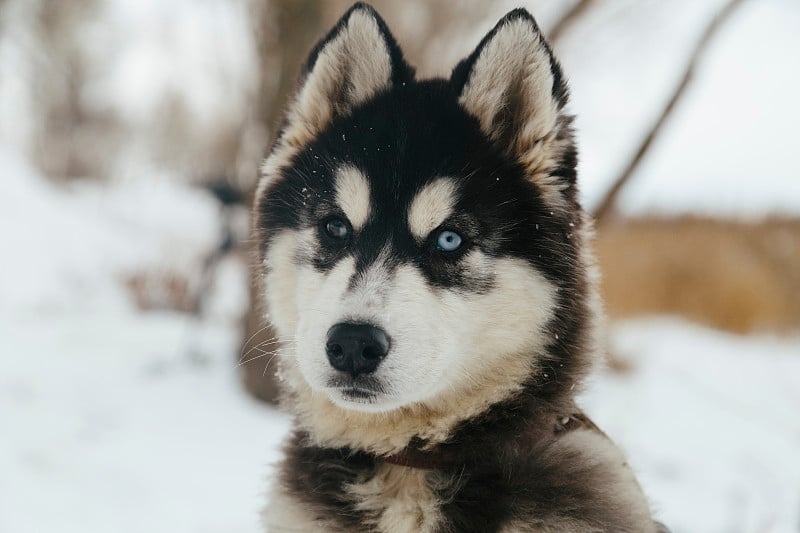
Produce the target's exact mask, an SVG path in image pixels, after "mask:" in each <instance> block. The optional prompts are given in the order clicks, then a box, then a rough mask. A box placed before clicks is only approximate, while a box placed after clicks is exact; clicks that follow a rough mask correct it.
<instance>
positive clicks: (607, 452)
mask: <svg viewBox="0 0 800 533" xmlns="http://www.w3.org/2000/svg"><path fill="white" fill-rule="evenodd" d="M567 95H568V91H567V86H566V81H565V79H564V75H563V74H562V71H561V67H560V66H559V64H558V62H557V61H556V59H555V58H554V57H553V53H552V51H551V49H550V46H549V45H548V44H547V42H546V41H545V39H544V36H543V35H542V33H541V31H540V30H539V28H538V26H537V25H536V22H535V21H534V19H533V17H531V15H530V14H528V13H527V12H526V11H525V10H522V9H518V10H515V11H512V12H510V13H509V14H508V15H506V16H505V17H504V18H503V19H502V20H501V21H500V22H499V23H498V24H497V26H496V27H495V28H494V29H493V30H492V31H491V32H489V34H488V35H486V37H485V38H484V39H483V40H482V41H481V42H480V44H479V45H478V47H477V48H476V49H475V51H474V52H473V53H472V54H471V55H470V56H469V57H467V58H466V59H464V60H463V61H462V62H461V63H459V64H458V65H457V66H456V67H455V69H454V70H453V72H452V74H451V76H450V78H449V79H431V80H416V79H415V77H414V70H413V69H412V68H411V67H410V66H409V65H408V64H407V63H406V61H405V60H404V58H403V54H402V52H401V50H400V48H399V47H398V44H397V42H396V41H395V39H394V38H393V37H392V35H391V34H390V33H389V30H388V29H387V27H386V24H385V23H384V21H383V20H382V19H381V18H380V17H379V16H378V14H377V13H376V12H375V11H374V10H373V9H372V8H371V7H370V6H368V5H365V4H356V5H355V6H353V7H352V8H351V9H350V10H349V11H348V12H347V13H346V14H345V15H344V16H343V17H342V19H341V20H340V21H339V22H338V23H337V24H336V26H335V27H334V28H333V29H332V30H331V32H330V33H329V34H328V35H327V36H326V37H325V38H324V39H322V41H321V42H320V43H319V44H318V45H317V46H316V47H315V48H314V49H313V51H312V52H311V55H310V56H309V58H308V61H307V63H306V64H305V67H304V70H303V73H302V76H301V79H300V82H299V86H298V89H297V93H296V95H295V97H294V99H293V101H292V103H291V104H290V105H289V108H288V111H287V114H286V118H285V121H284V124H283V127H282V130H281V132H280V135H279V136H278V138H277V140H276V141H275V143H274V145H273V147H272V151H271V153H270V155H269V158H268V159H267V160H266V162H265V164H264V167H263V177H262V180H261V183H260V185H259V189H258V192H257V198H256V204H255V227H256V230H257V235H258V242H259V246H260V256H261V264H262V267H261V268H262V271H263V274H264V276H263V278H264V285H265V295H266V300H267V304H268V311H269V320H270V321H271V323H272V324H273V326H274V328H275V331H276V332H277V334H278V336H279V338H280V339H281V340H282V341H283V342H284V347H283V351H282V352H281V353H280V354H279V359H280V361H279V379H280V381H281V382H282V387H283V403H284V405H285V406H286V407H287V408H288V409H289V410H290V411H291V413H292V414H293V415H294V431H293V434H292V436H291V437H290V439H289V442H288V443H287V446H286V450H285V458H284V460H283V462H282V464H281V465H280V466H279V471H278V474H277V476H276V480H275V485H274V489H273V492H272V495H271V497H270V499H269V506H268V509H267V511H266V513H265V520H266V525H267V528H268V530H269V531H275V532H283V531H309V532H315V531H320V532H322V531H324V532H328V531H358V532H361V531H374V532H387V533H388V532H415V533H416V532H440V531H441V532H462V531H464V532H466V531H475V532H491V531H503V532H512V531H513V532H517V531H518V532H523V531H524V532H547V533H562V532H590V531H591V532H615V533H622V532H632V533H646V532H656V531H658V530H659V527H660V526H658V525H657V524H656V523H655V522H654V521H653V519H652V517H651V512H650V509H649V506H648V503H647V500H646V498H645V497H644V496H643V494H642V492H641V490H640V488H639V485H638V484H637V482H636V480H635V478H634V476H633V474H632V472H631V470H630V468H629V467H628V466H627V465H626V463H625V458H624V457H623V455H622V453H621V452H620V451H619V450H618V449H617V448H616V447H615V446H614V444H613V443H612V442H611V441H610V440H609V439H608V438H607V437H606V436H605V435H604V434H603V433H602V432H601V431H600V430H599V429H598V428H597V427H596V426H594V425H593V424H592V423H591V422H590V421H589V420H588V419H587V418H586V417H585V416H584V415H583V414H582V413H581V412H580V410H579V409H578V408H577V407H576V405H575V402H574V396H575V394H576V391H577V389H578V387H579V386H580V383H581V380H582V379H583V378H584V377H585V375H586V373H587V371H588V370H589V368H590V366H591V363H592V360H593V359H595V358H597V357H598V355H599V354H600V347H599V346H598V321H599V320H600V317H601V309H600V304H599V302H598V295H597V288H596V284H597V275H596V273H595V267H594V263H593V258H592V255H591V252H590V249H589V246H590V243H589V239H590V234H591V230H590V223H589V221H588V220H587V217H586V215H585V214H584V212H583V211H582V209H581V206H580V204H579V201H578V193H577V188H576V148H575V142H574V139H573V133H572V128H571V117H570V116H569V115H568V114H566V113H565V111H564V106H565V105H566V103H567Z"/></svg>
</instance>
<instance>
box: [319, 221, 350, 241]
mask: <svg viewBox="0 0 800 533" xmlns="http://www.w3.org/2000/svg"><path fill="white" fill-rule="evenodd" d="M325 233H326V234H327V235H328V237H330V238H331V239H336V240H338V241H343V240H345V239H347V237H348V236H349V235H350V230H349V229H347V224H346V223H345V222H344V220H342V219H340V218H332V219H330V220H328V221H327V222H326V223H325Z"/></svg>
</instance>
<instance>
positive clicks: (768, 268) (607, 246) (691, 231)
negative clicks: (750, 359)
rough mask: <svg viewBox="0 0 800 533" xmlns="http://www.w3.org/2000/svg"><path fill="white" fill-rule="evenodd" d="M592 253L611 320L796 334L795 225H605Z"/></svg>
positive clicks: (798, 244) (798, 269)
mask: <svg viewBox="0 0 800 533" xmlns="http://www.w3.org/2000/svg"><path fill="white" fill-rule="evenodd" d="M597 251H598V255H599V258H600V265H601V269H602V271H603V276H604V283H603V292H604V296H605V300H606V304H607V308H608V312H609V315H610V316H611V317H630V316H636V315H642V314H649V313H670V314H678V315H683V316H685V317H686V318H688V319H690V320H694V321H697V322H700V323H703V324H706V325H709V326H712V327H716V328H720V329H724V330H728V331H734V332H740V333H744V332H751V331H777V332H785V331H788V330H796V329H800V220H798V219H778V218H772V219H767V220H763V221H759V222H750V223H747V222H726V221H718V220H710V219H702V218H694V217H683V218H671V219H641V220H628V221H623V222H609V223H607V224H605V225H603V226H602V227H600V228H598V239H597Z"/></svg>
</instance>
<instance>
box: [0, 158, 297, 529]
mask: <svg viewBox="0 0 800 533" xmlns="http://www.w3.org/2000/svg"><path fill="white" fill-rule="evenodd" d="M0 168H2V169H3V179H4V184H6V185H7V188H6V189H4V194H3V195H2V196H0V202H1V203H0V242H3V249H4V253H3V260H2V275H1V276H0V472H2V475H0V531H3V532H15V533H24V532H27V531H31V532H33V531H63V532H69V531H75V532H83V533H85V532H87V531H115V532H126V531H127V532H131V533H134V532H137V533H138V532H141V531H152V532H159V531H164V532H167V531H171V532H179V531H186V532H209V533H211V532H219V533H223V532H224V533H227V532H230V531H243V532H244V531H257V530H258V521H257V512H258V509H259V508H260V507H262V506H263V504H264V498H263V493H264V491H265V487H266V480H267V479H268V477H269V471H270V468H269V465H270V463H272V462H274V461H275V460H276V458H277V449H278V445H279V442H280V440H281V439H282V438H283V436H284V434H285V432H286V430H287V427H288V425H287V424H288V422H287V420H286V418H285V417H284V416H283V415H280V414H278V413H276V412H275V411H274V410H272V409H270V408H268V407H265V406H263V405H259V404H256V402H255V401H254V400H252V399H250V398H249V397H247V396H246V394H245V392H244V391H243V389H242V387H241V386H240V383H239V377H238V367H237V352H238V350H239V343H240V342H241V331H240V324H241V315H242V313H243V312H244V309H245V307H246V305H247V291H246V287H247V285H246V283H247V275H246V271H245V269H244V264H243V262H242V260H241V259H240V258H236V257H233V256H231V257H230V258H228V259H226V260H225V261H223V262H222V264H221V265H220V268H219V269H218V271H217V274H216V276H215V279H214V282H213V284H212V287H211V291H210V296H209V298H208V299H207V302H206V304H207V305H206V310H207V312H206V313H205V315H204V316H205V317H206V318H205V319H204V320H202V321H201V320H199V319H197V318H193V317H191V316H189V315H184V314H180V313H176V312H149V313H144V312H141V311H139V310H138V309H136V308H135V307H134V306H133V305H132V303H131V298H130V295H129V294H127V292H126V290H125V289H124V283H123V279H124V276H125V275H126V274H130V273H135V272H138V271H146V272H147V271H154V270H155V271H158V269H169V270H170V271H177V272H179V273H183V274H185V275H187V276H191V275H193V274H194V275H195V276H196V275H197V271H198V269H199V268H198V265H200V264H202V261H203V259H204V258H205V257H206V256H207V255H208V254H209V253H210V251H211V250H212V249H213V248H214V247H215V246H216V240H217V238H218V232H219V225H220V221H219V209H218V206H217V205H216V203H215V201H214V200H213V199H212V198H211V197H210V196H208V195H206V194H205V193H202V192H199V191H197V190H195V189H190V188H189V187H187V186H186V185H180V184H178V183H177V182H176V181H174V180H166V179H162V180H156V181H152V182H151V181H148V180H147V179H140V180H138V181H136V182H119V181H118V182H110V183H105V184H83V186H81V187H79V188H76V187H73V188H70V189H66V190H59V189H56V188H55V187H54V186H53V185H52V184H51V183H49V182H47V181H45V180H44V179H43V178H42V177H41V176H38V175H37V174H36V172H35V171H34V170H33V169H32V168H31V167H30V166H28V165H26V164H25V163H24V161H22V160H20V159H19V158H17V157H15V156H14V155H13V154H12V153H9V152H7V151H2V150H0Z"/></svg>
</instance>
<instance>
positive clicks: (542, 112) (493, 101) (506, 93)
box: [450, 9, 576, 190]
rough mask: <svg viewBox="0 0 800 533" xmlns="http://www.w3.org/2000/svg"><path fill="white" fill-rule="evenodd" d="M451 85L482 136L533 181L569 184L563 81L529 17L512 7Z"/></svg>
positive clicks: (571, 157)
mask: <svg viewBox="0 0 800 533" xmlns="http://www.w3.org/2000/svg"><path fill="white" fill-rule="evenodd" d="M450 82H451V84H452V85H453V86H454V87H455V90H456V92H457V94H458V95H459V102H460V104H461V105H462V106H463V107H464V108H465V109H466V110H467V111H468V112H469V113H470V114H472V115H473V116H475V117H476V118H477V119H478V121H479V123H480V126H481V129H482V130H483V132H484V133H485V134H486V135H487V136H488V137H489V138H490V139H491V140H493V141H494V142H495V143H496V144H497V146H498V147H500V148H501V149H502V150H503V151H505V152H506V153H507V154H508V155H510V156H511V157H513V158H515V159H516V160H518V161H519V162H520V163H522V164H523V165H524V166H525V168H526V169H527V171H528V173H529V174H530V175H531V176H532V177H533V178H534V179H535V180H536V181H540V182H545V183H544V184H545V185H548V186H550V188H551V189H552V188H555V189H557V190H564V189H566V188H569V187H570V186H571V185H573V184H574V181H575V163H576V155H575V147H574V142H573V139H572V132H571V127H570V122H571V117H569V116H567V115H565V114H564V112H563V110H564V106H565V105H566V103H567V98H568V89H567V85H566V81H565V80H564V76H563V74H562V72H561V67H560V66H559V64H558V61H556V59H555V57H554V56H553V52H552V50H551V48H550V45H549V44H548V43H547V41H546V40H545V38H544V35H543V34H542V32H541V31H540V30H539V27H538V25H537V24H536V21H535V20H534V18H533V17H532V16H531V15H530V13H528V12H527V11H525V10H524V9H515V10H514V11H511V12H510V13H508V14H507V15H506V16H505V17H503V19H501V20H500V22H498V23H497V25H496V26H495V27H494V29H493V30H492V31H490V32H489V33H488V34H487V35H486V37H484V38H483V40H482V41H481V42H480V44H479V45H478V47H477V48H476V49H475V51H474V52H472V54H471V55H470V56H469V57H467V58H466V59H464V60H463V61H462V62H461V63H459V64H458V65H457V66H456V67H455V69H454V70H453V73H452V75H451V77H450ZM569 167H572V168H571V169H570V168H569Z"/></svg>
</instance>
